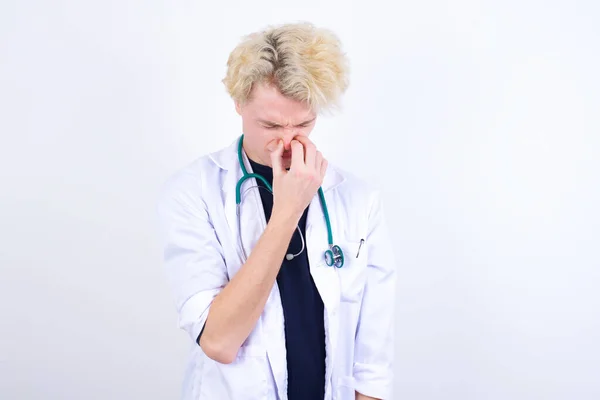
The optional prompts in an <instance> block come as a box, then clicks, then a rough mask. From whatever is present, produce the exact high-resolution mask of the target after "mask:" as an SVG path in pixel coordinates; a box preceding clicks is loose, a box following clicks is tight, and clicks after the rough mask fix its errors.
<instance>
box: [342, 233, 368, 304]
mask: <svg viewBox="0 0 600 400" xmlns="http://www.w3.org/2000/svg"><path fill="white" fill-rule="evenodd" d="M340 247H342V251H343V252H344V265H343V266H342V268H337V274H338V278H339V281H340V291H341V293H340V294H341V298H340V300H341V301H344V302H349V303H359V302H360V299H361V297H362V293H363V290H364V287H365V283H366V279H367V248H366V247H367V246H366V242H365V241H364V240H362V239H357V240H344V242H343V243H342V244H341V245H340Z"/></svg>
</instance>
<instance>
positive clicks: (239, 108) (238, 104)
mask: <svg viewBox="0 0 600 400" xmlns="http://www.w3.org/2000/svg"><path fill="white" fill-rule="evenodd" d="M235 111H236V112H237V113H238V114H239V115H242V105H241V104H240V102H239V101H236V102H235Z"/></svg>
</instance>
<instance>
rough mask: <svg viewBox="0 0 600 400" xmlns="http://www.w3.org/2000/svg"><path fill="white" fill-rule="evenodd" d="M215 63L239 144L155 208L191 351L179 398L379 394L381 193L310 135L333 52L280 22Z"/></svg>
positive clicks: (387, 300) (382, 353)
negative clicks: (335, 162)
mask: <svg viewBox="0 0 600 400" xmlns="http://www.w3.org/2000/svg"><path fill="white" fill-rule="evenodd" d="M227 65H228V69H227V74H226V77H225V79H224V83H225V86H226V88H227V90H228V92H229V94H230V95H231V97H232V98H233V100H234V102H235V107H236V110H237V112H238V113H239V115H240V116H241V120H242V131H243V136H240V137H239V138H237V139H236V140H235V141H234V142H233V143H232V144H231V146H229V147H227V148H225V149H222V150H220V151H218V152H215V153H212V154H209V155H206V156H203V157H200V158H198V159H197V160H196V161H194V162H193V163H191V164H190V165H188V166H186V167H185V168H183V169H182V170H181V171H178V172H177V173H176V174H174V175H173V176H172V177H171V178H170V179H169V180H168V181H167V183H166V184H165V187H164V190H163V192H162V195H161V199H160V203H159V205H160V207H159V210H160V217H161V226H162V233H163V236H164V259H165V265H166V270H167V276H168V278H169V281H170V284H171V285H172V289H173V292H174V295H175V299H176V305H177V310H178V313H179V321H180V326H181V328H182V329H184V330H185V331H186V332H187V333H188V334H189V335H190V337H191V339H192V340H193V342H194V344H193V346H192V351H191V354H190V361H189V364H188V370H187V373H186V379H185V384H184V391H183V398H184V399H189V400H192V399H194V400H197V399H210V400H227V399H232V400H245V399H260V400H265V399H269V400H270V399H289V400H316V399H319V400H321V399H337V400H351V399H352V400H354V399H355V398H356V399H363V400H364V399H389V398H390V393H391V386H392V358H393V333H392V332H393V329H392V327H393V304H394V287H395V281H394V276H395V273H394V265H393V260H392V254H391V248H390V246H389V244H388V235H387V231H386V226H385V219H384V216H383V211H382V206H381V204H380V199H379V195H378V193H377V192H376V191H374V190H373V189H371V188H370V187H369V186H367V185H366V184H365V183H363V182H362V181H359V180H358V179H356V178H355V177H353V176H351V175H350V174H348V173H345V172H343V171H341V170H340V169H338V168H334V167H333V166H330V165H328V162H327V160H326V159H325V158H324V157H323V155H322V154H321V152H320V151H318V150H317V148H316V147H315V145H314V144H313V142H312V141H311V140H310V139H309V135H310V133H311V131H312V130H313V127H314V126H315V123H316V119H317V116H318V114H319V113H320V112H322V111H323V110H325V109H328V108H331V107H332V106H334V105H335V104H336V102H337V101H338V100H339V97H340V96H341V95H342V93H343V92H344V91H345V90H346V87H347V81H348V78H347V66H346V58H345V55H344V54H343V53H342V51H341V46H340V44H339V42H338V40H337V38H336V36H335V35H333V34H332V33H330V32H329V31H326V30H323V29H317V28H315V27H313V26H312V25H310V24H287V25H282V26H278V27H272V28H269V29H267V30H265V31H262V32H257V33H254V34H251V35H249V36H248V37H246V38H245V39H244V40H243V41H242V42H241V43H240V44H239V45H238V46H237V47H236V48H235V49H234V50H233V52H232V53H231V55H230V57H229V60H228V63H227ZM240 162H241V163H240ZM244 170H246V173H245V172H244ZM250 173H253V174H258V175H260V177H261V178H257V177H256V176H255V175H252V176H251V177H250V178H245V180H242V181H241V183H240V185H238V182H240V179H242V178H243V177H244V176H245V175H247V174H250ZM271 186H272V193H271V190H270V187H271ZM238 204H239V206H238Z"/></svg>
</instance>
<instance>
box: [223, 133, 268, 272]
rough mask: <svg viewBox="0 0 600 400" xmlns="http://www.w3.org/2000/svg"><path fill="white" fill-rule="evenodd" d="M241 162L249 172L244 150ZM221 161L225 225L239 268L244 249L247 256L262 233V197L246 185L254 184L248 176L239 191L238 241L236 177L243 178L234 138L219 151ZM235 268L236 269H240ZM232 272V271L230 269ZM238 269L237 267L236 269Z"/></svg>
mask: <svg viewBox="0 0 600 400" xmlns="http://www.w3.org/2000/svg"><path fill="white" fill-rule="evenodd" d="M243 160H244V164H245V165H246V169H247V170H248V173H252V169H251V167H250V163H249V162H248V158H247V157H246V155H245V153H243ZM222 162H223V164H224V166H225V167H226V169H225V171H224V173H225V177H224V179H223V185H222V187H221V190H222V192H223V197H224V207H225V217H226V219H227V224H228V225H229V229H230V231H231V233H232V235H233V243H236V252H237V255H238V258H239V267H241V265H242V264H243V263H244V262H245V257H244V253H243V252H242V247H241V246H242V243H243V246H244V247H243V248H244V249H245V251H246V255H250V253H251V251H252V249H253V248H254V246H255V245H256V243H257V242H258V239H259V238H260V236H261V235H262V233H263V231H264V228H265V225H266V222H265V214H264V209H263V206H262V200H261V199H260V193H259V189H258V188H256V189H251V190H247V189H248V188H250V187H252V186H255V185H256V184H257V183H256V179H254V178H250V179H247V180H245V181H244V183H243V184H242V186H241V192H242V203H241V206H240V228H241V237H242V242H241V243H240V230H239V229H238V221H237V212H238V210H237V205H236V185H237V183H238V181H239V179H241V178H242V175H243V173H242V170H241V168H240V166H239V165H238V164H239V162H238V158H237V141H235V143H234V144H232V145H231V146H229V147H228V148H227V149H225V150H224V152H223V154H222ZM239 267H238V268H239ZM230 272H232V271H230ZM234 272H237V269H236V271H234Z"/></svg>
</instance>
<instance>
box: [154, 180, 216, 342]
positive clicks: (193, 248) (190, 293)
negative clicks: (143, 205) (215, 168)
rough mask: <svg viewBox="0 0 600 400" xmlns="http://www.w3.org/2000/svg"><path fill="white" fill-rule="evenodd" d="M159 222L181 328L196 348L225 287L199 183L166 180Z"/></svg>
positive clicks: (214, 236) (168, 276)
mask: <svg viewBox="0 0 600 400" xmlns="http://www.w3.org/2000/svg"><path fill="white" fill-rule="evenodd" d="M158 216H159V227H160V234H161V239H162V250H163V262H164V267H165V269H166V276H167V281H168V283H169V285H170V287H171V291H172V293H173V295H174V300H175V305H176V308H177V313H178V322H179V327H180V328H181V329H183V330H184V331H186V332H187V333H188V334H189V335H190V338H191V339H192V340H193V341H194V342H196V343H198V338H199V335H200V333H201V331H202V329H203V327H204V323H205V322H206V318H207V316H208V310H209V307H210V305H211V303H212V301H213V299H214V298H215V297H216V296H217V294H218V293H219V292H220V291H221V290H222V288H223V287H225V285H226V284H227V282H228V277H227V269H226V265H225V261H224V256H223V252H222V248H221V245H220V243H219V240H218V238H217V235H216V233H215V230H214V228H213V225H212V223H211V220H210V217H209V214H208V211H207V207H206V204H205V203H204V201H203V200H202V187H201V184H200V178H199V177H197V176H195V175H193V174H191V173H189V172H180V173H177V174H176V175H174V176H172V177H171V178H170V179H169V180H167V182H166V183H165V184H164V186H163V188H162V191H161V193H160V196H159V201H158Z"/></svg>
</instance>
